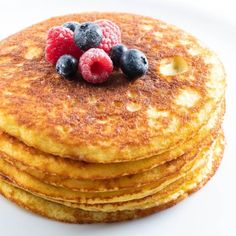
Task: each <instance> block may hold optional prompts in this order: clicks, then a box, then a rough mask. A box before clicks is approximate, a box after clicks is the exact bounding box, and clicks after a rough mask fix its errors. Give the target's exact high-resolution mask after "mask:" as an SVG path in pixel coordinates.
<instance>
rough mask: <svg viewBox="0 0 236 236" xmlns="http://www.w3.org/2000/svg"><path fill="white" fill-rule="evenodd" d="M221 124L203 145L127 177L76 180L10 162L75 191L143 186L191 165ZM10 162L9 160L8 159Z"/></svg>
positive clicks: (114, 189) (212, 139)
mask: <svg viewBox="0 0 236 236" xmlns="http://www.w3.org/2000/svg"><path fill="white" fill-rule="evenodd" d="M217 122H219V124H218V125H217V126H218V127H215V128H214V132H213V133H212V134H208V137H207V138H206V140H203V141H202V143H201V146H196V147H195V148H193V149H192V150H191V152H188V153H186V154H183V155H182V156H180V157H178V158H177V159H175V160H172V161H170V162H167V163H165V164H162V165H159V166H157V167H155V168H154V169H151V170H149V171H145V172H142V173H139V174H135V175H129V176H125V177H120V178H115V179H108V180H89V179H88V180H75V179H64V178H60V177H59V176H53V175H48V174H43V173H42V172H39V171H36V170H31V169H28V167H26V166H22V165H21V163H20V162H10V163H11V164H12V165H13V166H15V167H16V168H17V169H18V170H20V171H24V172H26V173H28V174H29V175H31V176H33V177H35V178H37V179H38V180H40V181H42V182H44V183H47V184H50V185H54V186H58V187H64V188H67V189H70V190H73V191H82V192H106V191H116V190H123V189H130V188H136V187H141V186H144V185H147V184H150V183H154V182H156V181H157V182H160V180H163V178H164V179H166V178H170V177H171V176H172V175H173V174H175V173H177V172H180V171H182V172H183V171H184V170H186V168H187V167H188V166H189V162H191V161H192V160H193V159H195V158H196V156H197V155H198V153H199V150H200V149H201V148H203V147H208V146H210V145H211V144H212V142H213V141H214V139H215V138H216V136H217V135H218V132H219V128H220V127H219V126H220V122H221V119H220V118H219V119H218V120H217ZM1 157H2V158H3V159H5V160H7V161H8V159H9V158H8V157H7V156H6V155H2V156H1ZM8 162H9V161H8Z"/></svg>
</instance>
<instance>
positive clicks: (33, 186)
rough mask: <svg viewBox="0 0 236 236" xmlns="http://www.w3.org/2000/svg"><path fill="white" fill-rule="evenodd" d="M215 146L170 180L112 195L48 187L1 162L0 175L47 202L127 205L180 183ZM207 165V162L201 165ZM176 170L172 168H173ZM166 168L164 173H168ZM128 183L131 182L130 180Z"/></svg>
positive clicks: (207, 149) (162, 179) (199, 155)
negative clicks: (123, 203) (170, 185)
mask: <svg viewBox="0 0 236 236" xmlns="http://www.w3.org/2000/svg"><path fill="white" fill-rule="evenodd" d="M215 143H216V142H214V144H212V145H210V146H206V147H204V148H203V149H202V150H200V151H199V152H198V153H197V155H196V158H194V159H193V161H187V165H186V166H184V168H182V169H180V170H179V171H176V172H174V173H173V174H172V175H169V176H167V178H160V179H157V180H156V181H155V182H154V183H151V184H147V185H145V186H142V187H137V186H135V185H134V186H133V188H131V189H127V190H118V191H110V192H100V193H97V192H79V191H71V190H68V189H64V188H60V187H55V186H52V185H49V184H45V183H43V182H41V181H39V180H38V179H36V178H34V177H32V176H30V175H28V174H27V173H25V172H22V171H19V170H18V169H17V168H15V167H13V166H12V165H10V164H8V163H7V162H5V161H4V160H3V159H0V175H2V176H4V177H5V178H7V179H8V180H9V181H10V182H11V183H12V184H15V185H16V186H18V187H20V188H23V189H25V190H27V191H29V192H32V193H34V194H36V195H39V196H41V197H45V198H48V199H53V200H56V201H57V200H59V201H61V200H62V201H68V202H72V203H85V204H100V203H101V204H103V203H106V204H107V203H114V202H119V203H120V202H126V201H131V200H134V199H135V200H136V199H141V198H144V197H147V196H149V195H152V194H155V193H157V192H158V191H160V190H161V189H162V188H164V187H166V185H168V184H170V183H172V182H174V181H176V180H178V179H179V178H181V177H183V176H185V175H186V173H187V172H188V170H191V168H193V167H194V165H195V163H196V165H197V163H198V161H199V160H200V163H202V162H203V157H205V156H208V155H209V152H211V150H212V148H210V147H211V146H213V148H214V146H215ZM202 165H203V166H204V163H202ZM172 168H173V167H172ZM165 169H166V168H164V170H162V172H163V171H165ZM127 181H128V180H127Z"/></svg>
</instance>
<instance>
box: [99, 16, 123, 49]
mask: <svg viewBox="0 0 236 236" xmlns="http://www.w3.org/2000/svg"><path fill="white" fill-rule="evenodd" d="M95 23H97V24H98V26H99V27H100V28H101V30H102V34H103V38H102V41H101V43H100V44H99V46H98V48H101V49H103V50H104V51H105V52H107V53H109V52H110V50H111V48H112V47H113V46H115V45H117V44H120V43H121V32H120V28H119V27H118V26H117V25H116V24H115V23H113V22H111V21H109V20H98V21H95Z"/></svg>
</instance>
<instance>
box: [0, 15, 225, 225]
mask: <svg viewBox="0 0 236 236" xmlns="http://www.w3.org/2000/svg"><path fill="white" fill-rule="evenodd" d="M96 19H109V20H112V21H114V22H115V23H116V24H117V25H119V27H120V29H121V32H122V42H123V43H124V44H125V45H126V46H128V47H129V48H137V49H140V50H142V51H143V52H144V53H145V54H146V56H147V58H148V60H149V70H148V73H147V75H145V76H143V77H141V78H139V79H137V80H133V81H129V80H127V79H126V78H124V75H123V74H122V73H121V72H120V71H118V70H117V71H115V72H114V73H113V74H112V76H111V78H110V79H109V81H108V82H106V83H104V84H102V85H99V86H94V85H91V84H88V83H86V82H84V81H82V80H81V79H78V81H69V80H66V79H63V78H61V77H60V76H59V75H58V74H57V73H56V72H55V69H54V67H53V66H51V65H50V64H48V63H47V62H46V61H45V59H44V48H45V37H46V33H47V30H48V29H49V28H50V27H52V26H56V25H61V24H63V23H64V22H67V21H78V22H84V21H93V20H96ZM224 92H225V73H224V69H223V66H222V64H221V62H220V61H219V59H218V58H217V56H216V55H215V54H214V53H213V52H212V51H210V50H209V49H208V48H206V47H205V46H204V45H203V44H202V43H201V42H199V41H198V40H197V39H196V38H194V37H192V36H191V35H189V34H187V33H186V32H184V31H182V30H180V29H178V28H176V27H174V26H171V25H168V24H166V23H163V22H161V21H158V20H155V19H152V18H148V17H143V16H137V15H131V14H123V13H122V14H118V13H86V14H75V15H68V16H63V17H56V18H52V19H49V20H47V21H44V22H42V23H39V24H37V25H34V26H32V27H30V28H27V29H26V30H23V31H21V32H19V33H17V34H15V35H13V36H10V37H9V38H7V39H5V40H3V41H1V42H0V101H1V103H0V129H1V133H0V192H1V194H2V195H3V196H5V197H6V198H8V199H10V200H12V201H13V202H15V203H17V204H18V205H20V206H22V207H24V208H26V209H29V210H31V211H33V212H36V213H39V214H41V215H43V216H46V217H49V218H52V219H56V220H60V221H65V222H73V223H85V222H89V223H92V222H114V221H121V220H128V219H133V218H137V217H141V216H145V215H148V214H151V213H153V212H156V211H159V210H162V209H165V208H167V207H170V206H172V205H174V204H176V203H177V202H179V201H180V200H182V199H184V198H186V197H187V196H188V195H189V194H190V193H192V192H194V191H196V190H198V189H199V188H200V187H202V186H203V185H204V184H205V183H206V182H207V181H208V180H209V179H210V177H211V176H212V175H213V174H214V173H215V171H216V169H217V167H218V165H219V163H220V161H221V158H222V156H223V149H224V137H223V132H222V129H221V123H222V119H223V115H224V110H225V100H224Z"/></svg>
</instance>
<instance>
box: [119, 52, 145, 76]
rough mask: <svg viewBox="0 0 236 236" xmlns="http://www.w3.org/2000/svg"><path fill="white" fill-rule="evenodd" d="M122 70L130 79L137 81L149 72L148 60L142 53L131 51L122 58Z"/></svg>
mask: <svg viewBox="0 0 236 236" xmlns="http://www.w3.org/2000/svg"><path fill="white" fill-rule="evenodd" d="M120 68H121V70H122V71H123V73H124V74H125V75H126V76H127V77H128V78H130V79H135V78H138V77H141V76H142V75H144V74H145V73H146V72H147V70H148V60H147V58H146V56H145V55H144V53H142V52H141V51H139V50H137V49H130V50H127V51H125V52H124V53H123V55H122V56H121V59H120Z"/></svg>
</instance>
